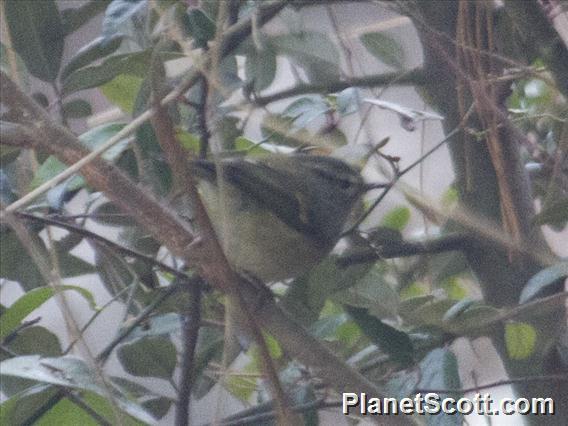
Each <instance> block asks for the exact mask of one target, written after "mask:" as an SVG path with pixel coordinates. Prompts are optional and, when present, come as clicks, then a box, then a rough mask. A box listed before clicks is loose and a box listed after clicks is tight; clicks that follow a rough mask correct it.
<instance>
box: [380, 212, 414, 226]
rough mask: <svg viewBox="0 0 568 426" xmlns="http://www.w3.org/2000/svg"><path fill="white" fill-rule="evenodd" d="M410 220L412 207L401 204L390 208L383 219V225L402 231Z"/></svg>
mask: <svg viewBox="0 0 568 426" xmlns="http://www.w3.org/2000/svg"><path fill="white" fill-rule="evenodd" d="M409 220H410V209H409V208H408V207H404V206H399V207H395V208H394V209H392V210H390V211H389V212H388V213H387V214H386V215H385V216H384V217H383V219H382V220H381V225H382V226H385V227H387V228H390V229H394V230H396V231H402V230H403V229H404V228H406V225H408V221H409Z"/></svg>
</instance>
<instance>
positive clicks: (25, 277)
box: [0, 230, 46, 327]
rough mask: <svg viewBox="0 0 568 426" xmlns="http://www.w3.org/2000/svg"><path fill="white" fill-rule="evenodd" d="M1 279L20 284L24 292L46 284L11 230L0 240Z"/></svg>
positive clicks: (6, 231)
mask: <svg viewBox="0 0 568 426" xmlns="http://www.w3.org/2000/svg"><path fill="white" fill-rule="evenodd" d="M0 277H2V278H4V279H7V280H12V281H17V282H19V283H20V284H21V285H22V287H23V288H24V290H31V289H33V288H36V287H40V286H42V285H45V284H46V283H45V282H44V280H43V277H42V276H41V274H40V273H39V270H38V269H37V267H36V265H35V264H34V263H33V262H31V261H30V260H29V255H28V252H27V251H26V250H25V248H24V247H23V246H22V244H21V243H20V240H19V239H18V238H17V237H16V234H15V233H14V232H12V231H11V230H5V231H3V232H2V236H1V238H0ZM2 322H3V321H2ZM2 327H3V325H2Z"/></svg>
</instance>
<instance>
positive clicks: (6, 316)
mask: <svg viewBox="0 0 568 426" xmlns="http://www.w3.org/2000/svg"><path fill="white" fill-rule="evenodd" d="M61 290H62V291H66V290H74V291H76V292H78V293H79V294H80V295H81V296H83V297H84V298H85V300H86V301H87V302H88V303H89V305H90V307H91V308H92V309H97V305H96V303H95V299H94V298H93V295H92V294H91V293H90V292H89V291H88V290H86V289H84V288H82V287H77V286H73V285H63V286H61ZM54 294H55V291H54V289H53V288H52V287H40V288H36V289H33V290H30V291H28V292H27V293H26V294H24V295H23V296H22V297H20V298H19V299H18V300H16V301H15V302H14V303H13V304H12V305H11V306H10V307H9V308H8V309H6V311H5V312H4V313H3V314H2V321H1V322H0V340H2V339H4V338H5V337H6V336H7V335H8V334H10V333H11V332H12V331H13V330H15V329H16V327H18V325H20V323H21V322H22V320H23V319H24V318H25V317H27V316H28V315H29V314H31V313H32V312H33V311H35V310H36V309H37V308H39V307H40V306H41V305H43V304H44V303H45V302H47V301H48V300H49V299H50V298H52V297H53V296H54Z"/></svg>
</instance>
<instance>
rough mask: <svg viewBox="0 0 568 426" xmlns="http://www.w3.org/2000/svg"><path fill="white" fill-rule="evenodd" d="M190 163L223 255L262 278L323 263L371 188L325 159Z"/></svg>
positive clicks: (341, 164)
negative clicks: (358, 204)
mask: <svg viewBox="0 0 568 426" xmlns="http://www.w3.org/2000/svg"><path fill="white" fill-rule="evenodd" d="M191 167H192V174H193V175H194V176H195V177H197V180H198V189H199V191H200V193H201V196H202V199H203V202H204V205H205V208H206V210H207V213H208V214H209V216H210V218H211V221H212V223H213V227H214V228H215V232H216V233H217V237H218V238H219V239H220V241H221V245H222V247H223V250H224V252H225V255H226V256H227V259H228V260H229V262H230V263H231V264H232V265H233V266H234V267H236V269H237V270H240V271H245V272H248V273H252V274H253V275H255V276H256V277H257V278H259V279H261V280H262V281H264V282H271V281H280V280H284V279H287V278H293V277H297V276H299V275H301V274H302V273H304V272H307V271H308V270H309V269H311V268H312V267H313V266H315V265H316V264H317V263H318V262H319V261H320V260H322V259H323V258H324V257H325V256H326V255H327V254H328V253H329V252H330V251H331V250H332V249H333V247H334V246H335V244H336V243H337V241H338V240H339V238H340V236H341V233H342V231H343V229H344V227H345V224H346V221H347V219H348V217H349V215H350V213H351V211H352V209H353V207H354V206H355V205H356V203H357V202H358V201H359V200H360V197H361V196H362V195H363V193H364V192H365V191H366V190H368V189H369V188H370V187H371V186H370V185H368V184H366V183H365V182H364V181H363V179H362V177H361V175H360V173H359V172H358V171H357V170H356V169H355V168H353V167H351V166H350V165H348V164H346V163H345V162H343V161H341V160H339V159H337V158H333V157H328V156H317V155H307V154H295V155H267V156H262V157H260V156H259V157H256V158H225V159H219V160H217V161H209V160H195V161H192V163H191Z"/></svg>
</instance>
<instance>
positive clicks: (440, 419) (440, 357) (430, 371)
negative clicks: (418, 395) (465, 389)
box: [417, 348, 463, 426]
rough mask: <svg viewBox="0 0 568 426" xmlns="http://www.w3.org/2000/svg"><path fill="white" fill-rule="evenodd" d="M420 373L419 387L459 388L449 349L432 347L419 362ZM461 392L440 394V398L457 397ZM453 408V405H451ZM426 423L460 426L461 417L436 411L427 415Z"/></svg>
mask: <svg viewBox="0 0 568 426" xmlns="http://www.w3.org/2000/svg"><path fill="white" fill-rule="evenodd" d="M420 372H421V374H422V377H421V380H420V383H418V386H417V387H418V388H420V389H459V388H461V380H460V376H459V370H458V362H457V360H456V357H455V355H454V354H453V353H452V351H450V350H449V349H446V348H444V349H434V350H433V351H432V352H430V353H429V354H428V355H427V356H426V357H425V358H424V359H423V360H422V361H421V362H420ZM461 396H462V394H461V393H460V394H447V395H440V397H441V398H446V397H453V398H455V399H459V398H460V397H461ZM452 408H455V407H452ZM427 424H428V425H431V426H438V425H443V426H462V424H463V417H462V415H461V414H459V413H457V412H456V413H454V414H445V413H442V412H440V413H438V414H436V415H429V416H428V417H427Z"/></svg>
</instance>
